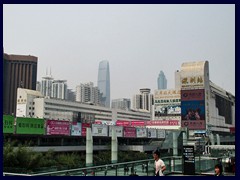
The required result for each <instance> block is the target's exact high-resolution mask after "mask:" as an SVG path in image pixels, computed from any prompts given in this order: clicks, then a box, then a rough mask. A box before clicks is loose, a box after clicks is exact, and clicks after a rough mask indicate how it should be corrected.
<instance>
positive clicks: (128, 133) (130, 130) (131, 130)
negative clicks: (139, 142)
mask: <svg viewBox="0 0 240 180" xmlns="http://www.w3.org/2000/svg"><path fill="white" fill-rule="evenodd" d="M123 137H136V129H135V127H124V129H123Z"/></svg>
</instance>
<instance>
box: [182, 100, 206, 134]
mask: <svg viewBox="0 0 240 180" xmlns="http://www.w3.org/2000/svg"><path fill="white" fill-rule="evenodd" d="M181 116H182V127H188V128H189V129H190V130H197V129H205V101H204V100H200V101H182V113H181Z"/></svg>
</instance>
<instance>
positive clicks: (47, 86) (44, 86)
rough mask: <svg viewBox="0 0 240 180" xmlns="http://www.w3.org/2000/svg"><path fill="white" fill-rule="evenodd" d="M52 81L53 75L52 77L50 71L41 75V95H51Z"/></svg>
mask: <svg viewBox="0 0 240 180" xmlns="http://www.w3.org/2000/svg"><path fill="white" fill-rule="evenodd" d="M52 83H53V77H52V75H51V73H50V75H48V74H46V76H45V77H42V83H41V93H42V95H44V96H48V97H51V94H52Z"/></svg>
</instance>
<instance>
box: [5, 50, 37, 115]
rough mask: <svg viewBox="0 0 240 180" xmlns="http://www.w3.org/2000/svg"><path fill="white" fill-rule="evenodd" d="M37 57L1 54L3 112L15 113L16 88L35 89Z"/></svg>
mask: <svg viewBox="0 0 240 180" xmlns="http://www.w3.org/2000/svg"><path fill="white" fill-rule="evenodd" d="M37 63H38V58H37V57H35V56H30V55H13V54H6V53H4V54H3V114H14V115H15V114H16V101H17V88H19V87H22V88H26V89H31V90H36V83H37Z"/></svg>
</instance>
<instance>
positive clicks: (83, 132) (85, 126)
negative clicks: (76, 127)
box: [82, 123, 91, 136]
mask: <svg viewBox="0 0 240 180" xmlns="http://www.w3.org/2000/svg"><path fill="white" fill-rule="evenodd" d="M90 127H91V124H90V123H82V136H86V133H87V130H86V128H90Z"/></svg>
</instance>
